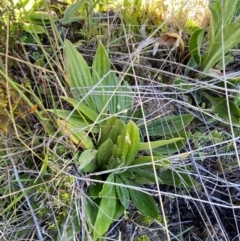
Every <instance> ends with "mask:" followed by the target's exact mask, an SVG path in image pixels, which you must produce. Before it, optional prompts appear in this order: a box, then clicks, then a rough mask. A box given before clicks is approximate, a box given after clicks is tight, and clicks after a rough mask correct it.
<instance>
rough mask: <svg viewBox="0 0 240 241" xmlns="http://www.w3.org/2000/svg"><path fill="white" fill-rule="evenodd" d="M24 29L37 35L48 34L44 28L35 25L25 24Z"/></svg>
mask: <svg viewBox="0 0 240 241" xmlns="http://www.w3.org/2000/svg"><path fill="white" fill-rule="evenodd" d="M22 28H23V30H24V31H25V32H27V33H35V34H43V33H46V31H45V28H44V27H42V26H40V25H37V24H33V23H23V25H22Z"/></svg>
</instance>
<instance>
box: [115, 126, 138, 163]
mask: <svg viewBox="0 0 240 241" xmlns="http://www.w3.org/2000/svg"><path fill="white" fill-rule="evenodd" d="M139 143H140V135H139V129H138V127H137V126H136V124H135V123H134V122H133V121H129V122H128V124H127V125H126V126H125V128H124V129H123V131H122V135H121V136H119V137H118V141H117V145H118V148H119V149H120V153H121V154H120V156H122V157H125V163H120V165H122V164H123V165H125V166H128V165H129V164H130V163H131V162H132V161H133V160H134V158H135V156H136V155H137V152H138V149H139Z"/></svg>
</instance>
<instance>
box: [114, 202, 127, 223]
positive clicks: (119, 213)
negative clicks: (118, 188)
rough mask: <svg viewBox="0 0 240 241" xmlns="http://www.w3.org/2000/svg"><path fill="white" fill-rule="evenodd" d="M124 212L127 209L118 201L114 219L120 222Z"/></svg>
mask: <svg viewBox="0 0 240 241" xmlns="http://www.w3.org/2000/svg"><path fill="white" fill-rule="evenodd" d="M124 211H125V208H124V207H123V205H122V204H121V202H120V201H118V200H117V203H116V208H115V214H114V217H113V219H114V220H118V219H119V218H120V217H121V216H122V215H123V213H124Z"/></svg>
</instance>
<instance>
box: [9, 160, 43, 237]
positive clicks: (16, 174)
mask: <svg viewBox="0 0 240 241" xmlns="http://www.w3.org/2000/svg"><path fill="white" fill-rule="evenodd" d="M10 160H11V164H12V166H13V171H14V175H15V177H16V180H17V183H18V185H19V187H20V189H21V192H22V193H24V192H25V190H24V188H23V185H22V182H21V180H20V178H19V175H18V171H17V168H16V165H15V161H14V160H13V158H12V157H10ZM24 198H25V199H26V202H27V205H28V208H29V211H30V213H31V215H32V218H33V222H34V224H35V227H36V231H37V237H38V239H39V240H40V241H44V238H43V236H42V231H41V228H40V225H39V223H38V220H37V217H36V215H35V213H34V210H33V208H32V205H31V202H30V200H29V197H28V195H27V194H26V193H25V194H24Z"/></svg>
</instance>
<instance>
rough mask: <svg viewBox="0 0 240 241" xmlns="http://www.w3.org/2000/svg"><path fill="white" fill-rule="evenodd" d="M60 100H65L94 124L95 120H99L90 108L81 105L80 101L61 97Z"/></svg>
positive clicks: (97, 115)
mask: <svg viewBox="0 0 240 241" xmlns="http://www.w3.org/2000/svg"><path fill="white" fill-rule="evenodd" d="M62 99H64V100H66V101H67V102H68V103H70V104H71V105H72V106H73V107H74V108H75V109H76V110H77V111H79V112H80V113H82V114H83V115H85V116H86V117H87V118H88V119H89V120H91V121H92V122H94V121H95V120H97V119H100V118H99V114H98V113H97V112H96V111H95V110H93V109H92V108H90V107H88V106H87V105H85V104H83V103H82V101H79V100H76V99H73V98H65V97H62Z"/></svg>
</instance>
